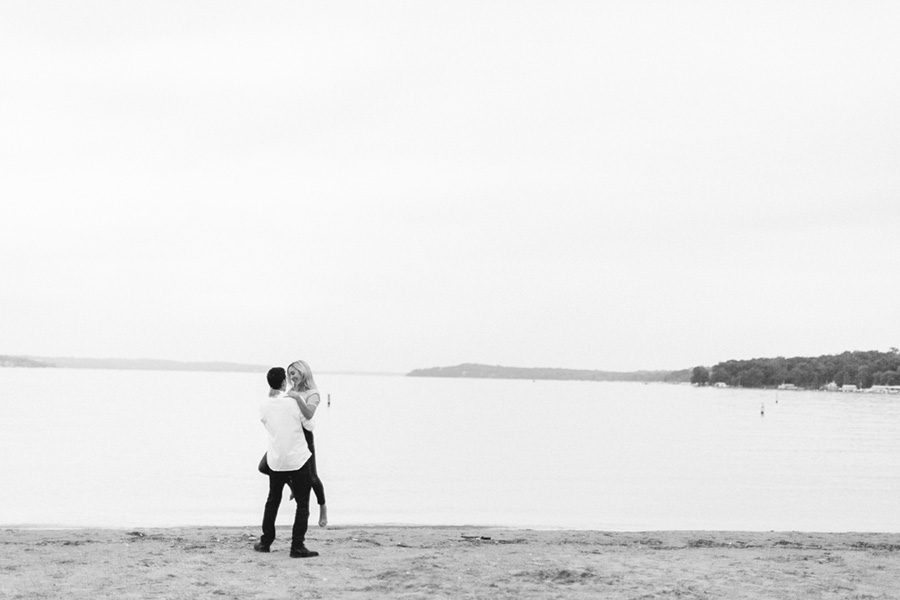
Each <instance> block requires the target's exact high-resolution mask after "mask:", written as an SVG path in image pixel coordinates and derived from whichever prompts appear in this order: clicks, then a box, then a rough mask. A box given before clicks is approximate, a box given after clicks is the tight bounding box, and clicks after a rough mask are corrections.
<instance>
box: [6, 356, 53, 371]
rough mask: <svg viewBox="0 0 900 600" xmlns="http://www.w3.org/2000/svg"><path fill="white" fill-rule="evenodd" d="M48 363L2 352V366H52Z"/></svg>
mask: <svg viewBox="0 0 900 600" xmlns="http://www.w3.org/2000/svg"><path fill="white" fill-rule="evenodd" d="M52 366H53V365H49V364H47V363H44V362H41V361H39V360H34V359H33V358H27V357H25V356H6V355H3V354H0V367H29V368H41V367H43V368H46V367H52Z"/></svg>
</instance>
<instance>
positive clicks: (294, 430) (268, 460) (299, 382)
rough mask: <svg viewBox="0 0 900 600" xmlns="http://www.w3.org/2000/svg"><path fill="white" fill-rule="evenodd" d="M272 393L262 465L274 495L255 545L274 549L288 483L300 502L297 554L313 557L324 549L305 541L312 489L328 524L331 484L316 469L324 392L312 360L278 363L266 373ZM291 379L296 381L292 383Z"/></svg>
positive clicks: (263, 408)
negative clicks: (316, 431) (316, 422)
mask: <svg viewBox="0 0 900 600" xmlns="http://www.w3.org/2000/svg"><path fill="white" fill-rule="evenodd" d="M266 379H267V380H268V382H269V396H268V397H267V398H266V399H265V400H263V402H262V403H261V404H260V413H259V415H260V420H261V421H262V423H263V425H264V426H265V428H266V431H267V432H268V434H269V447H268V450H267V451H266V453H265V454H264V455H263V457H262V460H261V461H260V462H259V470H260V472H262V473H263V474H265V475H268V476H269V496H268V498H267V499H266V508H265V511H264V512H263V523H262V536H261V537H260V538H259V542H258V543H256V544H255V545H254V546H253V549H254V550H256V551H257V552H268V551H269V547H270V546H271V545H272V542H273V541H274V540H275V517H276V516H277V515H278V507H279V505H280V504H281V495H282V493H283V491H284V486H285V484H287V486H288V487H290V489H291V495H292V497H293V499H294V500H296V502H297V512H296V513H295V515H294V528H293V532H292V539H291V557H292V558H308V557H311V556H318V555H319V553H318V552H314V551H311V550H308V549H307V548H306V545H305V544H304V541H305V538H306V528H307V522H308V521H309V494H310V490H313V491H315V494H316V500H317V501H318V503H319V526H320V527H324V526H325V525H327V524H328V516H327V512H326V509H325V489H324V487H323V486H322V481H321V480H320V479H319V474H318V473H317V471H316V456H315V444H314V440H313V433H312V430H313V421H312V419H313V417H314V416H315V414H316V408H317V407H318V405H319V392H318V390H317V389H316V383H315V380H314V379H313V376H312V371H311V370H310V368H309V365H308V364H306V362H304V361H302V360H298V361H296V362H292V363H291V364H290V365H288V368H287V371H285V370H284V369H282V368H281V367H273V368H271V369H269V372H268V373H267V374H266ZM288 383H290V386H288Z"/></svg>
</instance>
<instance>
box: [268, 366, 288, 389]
mask: <svg viewBox="0 0 900 600" xmlns="http://www.w3.org/2000/svg"><path fill="white" fill-rule="evenodd" d="M285 377H287V375H285V373H284V369H282V368H281V367H272V368H271V369H269V372H268V373H266V379H268V380H269V387H270V388H272V389H273V390H280V389H281V384H282V383H284V378H285Z"/></svg>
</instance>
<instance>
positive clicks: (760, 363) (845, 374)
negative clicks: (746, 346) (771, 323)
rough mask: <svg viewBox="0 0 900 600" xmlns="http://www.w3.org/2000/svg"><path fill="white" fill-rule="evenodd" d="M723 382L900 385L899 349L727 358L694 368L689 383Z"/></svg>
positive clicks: (738, 384) (739, 384)
mask: <svg viewBox="0 0 900 600" xmlns="http://www.w3.org/2000/svg"><path fill="white" fill-rule="evenodd" d="M720 382H721V383H725V384H727V385H730V386H735V387H775V386H778V385H781V384H782V383H792V384H794V385H796V386H797V387H802V388H812V389H818V388H821V387H824V386H826V385H828V384H829V383H835V384H837V385H839V386H843V385H855V386H857V387H859V388H870V387H872V386H873V385H900V350H898V349H897V348H891V349H890V350H889V351H888V352H879V351H877V350H869V351H856V352H844V353H842V354H826V355H823V356H795V357H793V358H784V357H783V356H779V357H777V358H751V359H749V360H728V361H725V362H720V363H718V364H716V365H714V366H713V367H712V368H707V367H703V366H699V367H694V369H693V370H692V371H691V383H695V384H698V385H706V384H716V383H720Z"/></svg>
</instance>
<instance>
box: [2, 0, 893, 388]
mask: <svg viewBox="0 0 900 600" xmlns="http://www.w3.org/2000/svg"><path fill="white" fill-rule="evenodd" d="M898 24H900V3H897V2H829V1H816V2H791V1H787V0H778V1H775V2H761V1H752V2H751V1H746V2H720V1H711V2H671V1H663V2H640V1H623V2H551V1H547V2H523V1H510V2H490V1H485V0H478V1H474V2H466V1H460V0H454V1H453V2H411V1H409V2H390V1H383V0H379V1H370V2H318V3H307V2H264V3H260V2H243V3H236V2H226V1H223V0H214V1H209V2H182V1H178V2H160V1H154V2H143V1H134V2H120V1H105V2H99V1H95V2H87V1H80V2H74V3H72V2H64V1H59V2H36V1H34V0H26V1H21V2H12V1H3V2H2V4H0V165H2V175H0V198H2V200H0V201H2V211H0V219H2V220H0V282H2V283H0V354H34V355H72V356H86V357H107V356H119V357H130V358H137V357H153V358H171V359H181V360H234V361H241V362H255V363H273V364H275V363H278V364H283V363H285V362H287V361H289V360H292V359H295V358H300V357H303V358H305V359H307V360H308V361H309V362H310V364H312V366H313V368H314V369H315V370H328V369H359V370H389V371H406V370H409V369H412V368H417V367H426V366H433V365H446V364H456V363H459V362H465V361H477V362H486V363H491V364H505V365H515V366H556V367H572V368H596V369H627V370H631V369H639V368H681V367H689V366H693V365H696V364H714V363H716V362H718V361H720V360H726V359H730V358H749V357H753V356H776V355H785V356H792V355H798V354H811V355H818V354H825V353H832V352H840V351H843V350H853V349H879V350H886V349H887V348H888V347H890V346H897V345H900V321H898V319H897V305H898V299H900V278H898V273H900V76H898V73H900V35H898V33H897V32H898V28H897V25H898Z"/></svg>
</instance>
